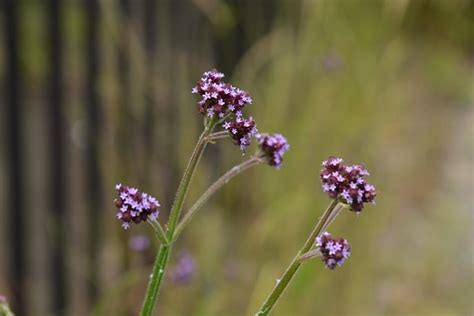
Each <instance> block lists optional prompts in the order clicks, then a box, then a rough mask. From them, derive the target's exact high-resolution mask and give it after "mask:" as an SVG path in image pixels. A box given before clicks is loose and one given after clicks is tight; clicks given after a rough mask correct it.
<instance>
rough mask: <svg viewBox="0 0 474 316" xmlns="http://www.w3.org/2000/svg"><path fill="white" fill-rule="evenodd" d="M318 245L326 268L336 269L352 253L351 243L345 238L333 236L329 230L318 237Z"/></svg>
mask: <svg viewBox="0 0 474 316" xmlns="http://www.w3.org/2000/svg"><path fill="white" fill-rule="evenodd" d="M315 244H316V246H317V247H318V248H319V251H320V252H321V255H322V260H323V261H324V263H325V265H326V268H328V269H334V268H336V267H340V266H342V264H343V263H344V262H345V261H346V259H347V258H349V256H350V255H351V245H349V243H348V242H347V240H345V239H343V238H332V236H331V234H330V233H328V232H324V233H322V234H321V235H320V236H318V237H317V238H316V242H315Z"/></svg>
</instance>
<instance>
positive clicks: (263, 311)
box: [255, 200, 344, 316]
mask: <svg viewBox="0 0 474 316" xmlns="http://www.w3.org/2000/svg"><path fill="white" fill-rule="evenodd" d="M343 207H344V205H342V204H339V203H338V202H337V200H333V201H332V202H331V204H330V205H329V206H328V208H327V209H326V211H325V212H324V214H323V216H321V218H320V219H319V221H318V223H317V224H316V226H315V227H314V229H313V231H312V232H311V234H310V235H309V237H308V239H307V240H306V242H305V243H304V245H303V247H302V248H301V249H300V251H298V253H297V254H296V256H295V257H294V258H293V260H292V261H291V263H290V265H289V266H288V268H287V269H286V271H285V273H283V275H282V277H281V278H280V279H279V280H278V281H277V284H276V285H275V287H274V288H273V290H272V292H271V293H270V295H269V296H268V297H267V299H266V300H265V302H264V303H263V305H262V307H261V308H260V311H259V312H258V313H257V314H255V316H263V315H268V314H270V312H271V310H272V309H273V307H274V306H275V304H276V303H277V302H278V299H279V298H280V296H281V295H282V294H283V291H284V290H285V289H286V287H287V286H288V284H289V283H290V281H291V280H292V279H293V277H294V276H295V274H296V272H297V271H298V269H299V268H300V266H301V265H302V262H301V261H300V257H301V256H302V255H303V254H305V253H307V252H308V251H309V250H310V249H311V247H313V244H314V240H315V239H316V237H318V236H319V235H320V234H321V233H322V230H323V229H325V228H327V222H328V221H332V220H334V217H333V216H332V214H333V213H339V212H340V211H341V209H342V208H343Z"/></svg>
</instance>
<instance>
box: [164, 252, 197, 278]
mask: <svg viewBox="0 0 474 316" xmlns="http://www.w3.org/2000/svg"><path fill="white" fill-rule="evenodd" d="M195 270H196V263H195V261H194V258H193V256H192V255H191V254H190V253H189V252H187V251H182V252H181V253H180V254H179V258H178V262H177V263H176V265H175V266H174V267H173V269H172V270H171V271H170V274H169V276H170V278H171V281H172V282H173V283H175V284H187V283H189V282H191V280H192V279H193V276H194V272H195Z"/></svg>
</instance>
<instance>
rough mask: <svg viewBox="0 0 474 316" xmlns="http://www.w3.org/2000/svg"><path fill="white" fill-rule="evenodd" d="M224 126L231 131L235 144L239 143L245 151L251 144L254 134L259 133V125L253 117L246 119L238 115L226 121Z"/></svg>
mask: <svg viewBox="0 0 474 316" xmlns="http://www.w3.org/2000/svg"><path fill="white" fill-rule="evenodd" d="M222 127H223V128H224V129H225V130H227V131H228V132H229V135H230V137H231V138H232V140H233V141H234V144H236V145H239V146H240V150H241V151H242V152H245V150H246V149H247V147H248V146H249V145H250V140H251V139H252V136H253V135H255V134H256V133H257V127H256V124H255V121H254V120H253V118H252V117H249V118H248V119H244V118H242V117H241V116H237V117H236V119H235V120H234V121H231V122H225V123H224V124H223V125H222Z"/></svg>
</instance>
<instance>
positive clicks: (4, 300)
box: [0, 294, 7, 304]
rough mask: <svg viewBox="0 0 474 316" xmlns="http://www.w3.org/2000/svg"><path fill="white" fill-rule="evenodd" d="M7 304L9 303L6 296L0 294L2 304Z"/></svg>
mask: <svg viewBox="0 0 474 316" xmlns="http://www.w3.org/2000/svg"><path fill="white" fill-rule="evenodd" d="M6 303H7V298H6V297H5V296H4V295H2V294H0V304H6Z"/></svg>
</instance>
